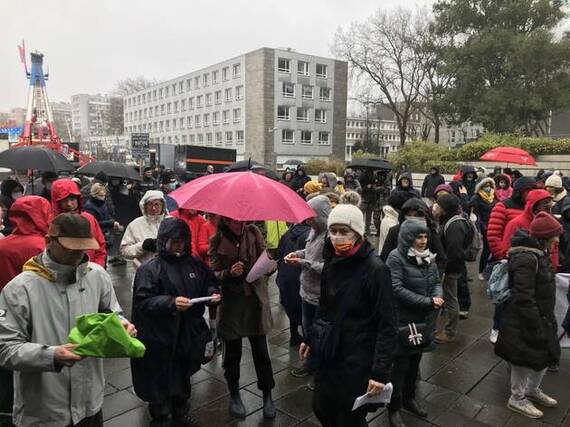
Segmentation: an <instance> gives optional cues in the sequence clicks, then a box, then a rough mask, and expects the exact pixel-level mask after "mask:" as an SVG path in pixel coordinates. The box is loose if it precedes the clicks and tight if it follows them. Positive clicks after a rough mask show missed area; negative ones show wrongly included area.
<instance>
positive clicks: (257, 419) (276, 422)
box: [231, 410, 301, 427]
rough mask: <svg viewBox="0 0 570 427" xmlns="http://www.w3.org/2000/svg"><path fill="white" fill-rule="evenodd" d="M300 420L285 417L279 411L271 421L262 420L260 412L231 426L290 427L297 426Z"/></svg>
mask: <svg viewBox="0 0 570 427" xmlns="http://www.w3.org/2000/svg"><path fill="white" fill-rule="evenodd" d="M300 421H301V420H298V419H295V418H293V417H291V416H290V415H287V414H285V413H283V412H281V411H279V410H277V416H276V417H275V419H273V420H266V419H265V418H263V413H262V411H261V410H259V411H257V412H254V413H253V414H251V415H249V416H248V417H247V419H245V420H242V421H235V422H233V423H232V424H231V425H232V426H240V427H253V426H257V427H266V426H271V427H290V426H294V425H296V424H298V423H299V422H300Z"/></svg>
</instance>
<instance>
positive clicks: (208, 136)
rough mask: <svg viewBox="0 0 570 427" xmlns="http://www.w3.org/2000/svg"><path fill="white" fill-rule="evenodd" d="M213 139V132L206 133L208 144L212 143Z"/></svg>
mask: <svg viewBox="0 0 570 427" xmlns="http://www.w3.org/2000/svg"><path fill="white" fill-rule="evenodd" d="M212 142H213V139H212V134H211V133H207V134H206V145H212Z"/></svg>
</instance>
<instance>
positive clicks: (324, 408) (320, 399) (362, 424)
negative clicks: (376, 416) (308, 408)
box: [313, 381, 368, 427]
mask: <svg viewBox="0 0 570 427" xmlns="http://www.w3.org/2000/svg"><path fill="white" fill-rule="evenodd" d="M313 412H314V413H315V415H316V417H317V419H318V420H319V422H320V423H321V424H322V425H323V427H348V426H350V427H366V426H367V425H368V422H367V421H366V411H364V410H363V409H362V408H360V409H357V410H356V411H351V410H349V409H347V408H345V406H343V405H342V404H341V403H340V402H339V400H338V397H337V396H336V395H335V390H333V389H332V387H327V386H326V383H324V384H321V383H319V382H318V381H317V383H316V384H315V391H314V392H313Z"/></svg>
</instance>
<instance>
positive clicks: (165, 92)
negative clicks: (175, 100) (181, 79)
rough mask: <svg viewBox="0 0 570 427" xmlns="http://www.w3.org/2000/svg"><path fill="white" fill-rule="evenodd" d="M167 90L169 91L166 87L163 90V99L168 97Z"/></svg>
mask: <svg viewBox="0 0 570 427" xmlns="http://www.w3.org/2000/svg"><path fill="white" fill-rule="evenodd" d="M169 90H170V88H169V87H168V86H166V87H165V88H164V97H165V98H168V97H169V96H170V93H169Z"/></svg>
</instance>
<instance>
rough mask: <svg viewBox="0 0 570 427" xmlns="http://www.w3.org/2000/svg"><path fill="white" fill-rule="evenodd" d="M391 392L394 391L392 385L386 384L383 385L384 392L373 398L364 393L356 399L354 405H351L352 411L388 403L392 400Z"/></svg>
mask: <svg viewBox="0 0 570 427" xmlns="http://www.w3.org/2000/svg"><path fill="white" fill-rule="evenodd" d="M392 391H394V386H393V385H392V383H388V384H385V385H384V390H382V392H381V393H380V394H377V395H375V396H370V395H369V394H367V393H365V394H363V395H362V396H360V397H357V398H356V399H355V400H354V405H352V410H353V411H356V410H357V409H358V408H360V407H361V406H363V405H367V404H369V403H370V404H378V403H390V399H392Z"/></svg>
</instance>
